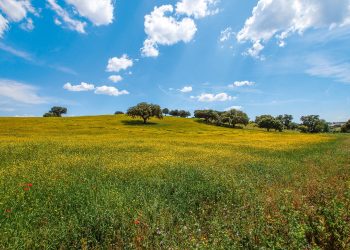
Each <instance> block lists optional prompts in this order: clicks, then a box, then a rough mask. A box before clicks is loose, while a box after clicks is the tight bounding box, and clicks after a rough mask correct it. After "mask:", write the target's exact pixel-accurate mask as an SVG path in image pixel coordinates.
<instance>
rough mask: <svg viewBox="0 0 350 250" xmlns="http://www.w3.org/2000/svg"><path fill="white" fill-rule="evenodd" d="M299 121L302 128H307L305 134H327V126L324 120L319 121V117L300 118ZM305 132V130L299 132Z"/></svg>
mask: <svg viewBox="0 0 350 250" xmlns="http://www.w3.org/2000/svg"><path fill="white" fill-rule="evenodd" d="M300 120H301V121H302V122H303V124H302V125H303V126H305V127H307V130H306V132H307V133H320V132H329V125H328V123H327V122H326V121H325V120H321V119H320V116H319V115H307V116H302V117H301V118H300ZM301 131H302V132H305V129H302V130H301Z"/></svg>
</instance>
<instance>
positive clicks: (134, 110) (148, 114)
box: [126, 102, 163, 124]
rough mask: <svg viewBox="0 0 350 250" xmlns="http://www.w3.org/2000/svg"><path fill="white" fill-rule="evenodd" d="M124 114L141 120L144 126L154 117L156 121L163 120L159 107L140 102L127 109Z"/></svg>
mask: <svg viewBox="0 0 350 250" xmlns="http://www.w3.org/2000/svg"><path fill="white" fill-rule="evenodd" d="M126 114H127V115H128V116H131V117H132V118H136V117H140V118H142V119H143V123H144V124H146V123H147V121H148V120H149V119H151V118H152V117H156V118H158V119H162V118H163V112H162V110H161V108H160V106H159V105H155V104H150V103H146V102H141V103H139V104H137V105H136V106H134V107H131V108H129V109H128V111H127V113H126Z"/></svg>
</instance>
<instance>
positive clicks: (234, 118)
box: [221, 109, 249, 128]
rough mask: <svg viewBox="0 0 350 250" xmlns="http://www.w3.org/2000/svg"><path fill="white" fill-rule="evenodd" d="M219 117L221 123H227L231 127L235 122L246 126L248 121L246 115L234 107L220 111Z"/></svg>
mask: <svg viewBox="0 0 350 250" xmlns="http://www.w3.org/2000/svg"><path fill="white" fill-rule="evenodd" d="M221 117H222V122H223V123H228V125H229V126H230V127H233V128H234V127H235V126H236V125H237V124H243V125H244V126H247V125H248V123H249V117H248V115H247V114H246V113H244V112H242V111H240V110H236V109H231V110H229V111H227V112H224V113H222V114H221Z"/></svg>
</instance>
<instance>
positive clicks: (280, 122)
mask: <svg viewBox="0 0 350 250" xmlns="http://www.w3.org/2000/svg"><path fill="white" fill-rule="evenodd" d="M66 113H67V108H64V107H52V108H51V109H50V111H49V112H47V113H45V114H44V115H43V116H44V117H61V116H62V114H66ZM115 114H116V115H119V114H124V112H122V111H116V112H115ZM126 115H128V116H130V117H132V118H136V117H139V118H142V119H143V122H144V123H147V121H148V120H149V119H151V118H152V117H156V118H158V119H162V118H163V115H171V116H176V117H184V118H186V117H190V116H191V113H190V112H189V111H186V110H177V109H175V110H169V109H168V108H163V109H161V107H160V106H159V105H156V104H150V103H146V102H142V103H139V104H137V105H136V106H134V107H131V108H129V109H128V111H127V112H126ZM194 117H195V118H198V119H200V120H203V122H205V123H207V124H213V125H216V126H224V127H231V128H234V127H236V126H237V125H242V126H247V125H248V124H249V123H251V124H252V125H253V126H257V127H259V128H263V129H266V130H267V131H270V130H275V131H280V132H282V131H283V130H298V131H300V132H303V133H327V132H330V131H331V130H330V126H329V123H327V122H326V121H325V120H324V119H320V116H319V115H307V116H302V117H301V118H300V120H301V123H300V124H298V123H295V122H293V116H292V115H288V114H284V115H279V116H276V117H274V116H272V115H260V116H257V117H256V118H255V120H254V121H250V119H249V117H248V115H247V114H246V113H244V112H243V111H241V110H236V109H231V110H228V111H217V110H211V109H209V110H195V111H194ZM340 132H342V133H350V120H349V121H347V122H346V123H345V124H344V125H342V126H341V128H340Z"/></svg>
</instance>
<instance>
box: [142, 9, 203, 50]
mask: <svg viewBox="0 0 350 250" xmlns="http://www.w3.org/2000/svg"><path fill="white" fill-rule="evenodd" d="M173 12H174V8H173V6H172V5H162V6H160V7H155V8H154V10H153V11H152V12H151V14H148V15H146V16H145V23H144V25H145V32H146V34H147V39H146V40H145V42H144V47H143V48H142V49H141V50H142V55H143V56H146V57H157V56H158V55H159V51H158V48H157V45H173V44H175V43H178V42H181V41H183V42H185V43H187V42H190V41H191V40H192V39H193V37H194V35H195V33H196V32H197V27H196V24H195V23H194V21H193V20H192V19H191V18H188V17H185V18H182V19H179V18H175V17H174V16H166V13H170V14H172V13H173Z"/></svg>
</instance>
